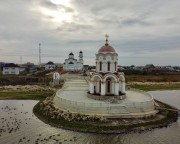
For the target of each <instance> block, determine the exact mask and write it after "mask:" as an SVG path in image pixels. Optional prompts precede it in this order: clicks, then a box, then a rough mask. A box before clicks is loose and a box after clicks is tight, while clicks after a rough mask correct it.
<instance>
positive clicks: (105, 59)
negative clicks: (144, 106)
mask: <svg viewBox="0 0 180 144" xmlns="http://www.w3.org/2000/svg"><path fill="white" fill-rule="evenodd" d="M117 66H118V54H117V52H116V51H115V49H114V48H113V47H111V46H110V45H109V43H108V35H106V43H105V45H104V46H102V47H101V48H100V49H99V51H98V53H97V54H96V72H94V73H92V74H91V75H90V79H89V92H90V94H93V95H100V96H120V97H121V98H123V95H125V77H124V73H120V72H117Z"/></svg>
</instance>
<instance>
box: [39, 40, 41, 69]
mask: <svg viewBox="0 0 180 144" xmlns="http://www.w3.org/2000/svg"><path fill="white" fill-rule="evenodd" d="M39 67H41V43H39Z"/></svg>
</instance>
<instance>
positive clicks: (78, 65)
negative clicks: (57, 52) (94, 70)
mask: <svg viewBox="0 0 180 144" xmlns="http://www.w3.org/2000/svg"><path fill="white" fill-rule="evenodd" d="M63 69H64V70H65V71H78V70H82V69H83V52H82V51H80V52H79V60H77V59H74V54H73V53H72V52H71V53H70V54H69V58H68V59H65V62H64V64H63Z"/></svg>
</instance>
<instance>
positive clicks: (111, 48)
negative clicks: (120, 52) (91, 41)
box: [98, 44, 116, 53]
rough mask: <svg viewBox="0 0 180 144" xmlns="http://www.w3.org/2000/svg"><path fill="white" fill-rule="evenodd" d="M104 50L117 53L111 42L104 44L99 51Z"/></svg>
mask: <svg viewBox="0 0 180 144" xmlns="http://www.w3.org/2000/svg"><path fill="white" fill-rule="evenodd" d="M103 52H113V53H115V52H116V51H115V49H114V48H113V47H111V46H110V45H109V44H105V45H104V46H102V47H101V48H100V49H99V51H98V53H103Z"/></svg>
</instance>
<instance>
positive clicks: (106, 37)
mask: <svg viewBox="0 0 180 144" xmlns="http://www.w3.org/2000/svg"><path fill="white" fill-rule="evenodd" d="M105 37H106V44H105V45H109V44H108V37H109V36H108V35H107V34H106V35H105Z"/></svg>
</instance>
